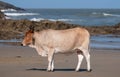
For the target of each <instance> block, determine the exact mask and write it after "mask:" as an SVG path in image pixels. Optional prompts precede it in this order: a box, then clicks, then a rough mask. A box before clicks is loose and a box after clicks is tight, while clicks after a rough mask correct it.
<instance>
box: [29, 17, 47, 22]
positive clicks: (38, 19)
mask: <svg viewBox="0 0 120 77" xmlns="http://www.w3.org/2000/svg"><path fill="white" fill-rule="evenodd" d="M30 20H31V21H37V22H39V21H41V20H45V19H44V18H32V19H30Z"/></svg>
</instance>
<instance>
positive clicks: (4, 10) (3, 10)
mask: <svg viewBox="0 0 120 77" xmlns="http://www.w3.org/2000/svg"><path fill="white" fill-rule="evenodd" d="M6 11H17V10H15V9H2V10H1V12H6Z"/></svg>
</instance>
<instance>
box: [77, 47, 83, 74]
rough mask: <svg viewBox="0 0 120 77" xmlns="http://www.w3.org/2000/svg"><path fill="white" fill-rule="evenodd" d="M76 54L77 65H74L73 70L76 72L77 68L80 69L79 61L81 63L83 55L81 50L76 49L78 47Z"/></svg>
mask: <svg viewBox="0 0 120 77" xmlns="http://www.w3.org/2000/svg"><path fill="white" fill-rule="evenodd" d="M77 55H78V64H77V67H76V70H75V71H77V72H78V71H79V69H80V66H81V63H82V60H83V58H84V56H83V53H82V51H81V50H78V49H77Z"/></svg>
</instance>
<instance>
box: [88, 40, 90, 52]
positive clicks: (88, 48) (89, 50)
mask: <svg viewBox="0 0 120 77" xmlns="http://www.w3.org/2000/svg"><path fill="white" fill-rule="evenodd" d="M88 52H90V40H89V45H88Z"/></svg>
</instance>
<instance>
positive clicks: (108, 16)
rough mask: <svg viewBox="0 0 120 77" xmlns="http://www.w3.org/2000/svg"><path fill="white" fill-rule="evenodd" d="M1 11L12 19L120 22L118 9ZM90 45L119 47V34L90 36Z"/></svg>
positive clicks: (85, 23)
mask: <svg viewBox="0 0 120 77" xmlns="http://www.w3.org/2000/svg"><path fill="white" fill-rule="evenodd" d="M1 11H2V12H4V14H5V15H6V18H7V19H13V20H21V19H27V20H30V21H36V22H39V21H41V20H50V21H63V22H66V23H70V24H79V25H82V26H114V25H115V24H118V23H120V9H25V11H16V10H14V9H7V10H1ZM1 41H4V40H1ZM9 41H10V40H9ZM12 41H16V40H12ZM18 41H21V40H18ZM91 47H93V48H112V49H120V35H112V34H109V35H97V36H92V37H91Z"/></svg>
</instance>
